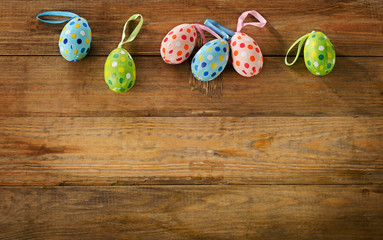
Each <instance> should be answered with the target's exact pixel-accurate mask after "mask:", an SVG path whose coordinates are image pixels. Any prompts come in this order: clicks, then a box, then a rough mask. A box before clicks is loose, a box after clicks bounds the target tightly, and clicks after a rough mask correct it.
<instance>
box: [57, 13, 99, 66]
mask: <svg viewBox="0 0 383 240" xmlns="http://www.w3.org/2000/svg"><path fill="white" fill-rule="evenodd" d="M91 41H92V31H91V30H90V27H89V25H88V22H87V21H86V20H85V19H84V18H82V17H75V18H73V19H72V20H70V21H69V22H68V23H67V24H66V25H65V26H64V28H63V30H62V31H61V34H60V39H59V49H60V53H61V55H62V56H63V57H64V58H65V59H66V60H68V61H71V62H75V61H78V60H81V59H83V58H84V57H85V56H86V55H87V54H88V52H89V49H90V43H91Z"/></svg>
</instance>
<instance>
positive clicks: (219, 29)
mask: <svg viewBox="0 0 383 240" xmlns="http://www.w3.org/2000/svg"><path fill="white" fill-rule="evenodd" d="M204 24H205V25H206V26H207V27H209V28H211V29H212V30H213V31H214V32H216V33H218V34H219V35H221V36H222V38H223V39H225V40H226V41H229V40H230V38H231V37H232V36H234V34H235V32H234V31H231V30H230V29H227V28H225V27H224V26H222V25H220V24H218V23H217V22H215V21H213V20H211V19H206V21H205V23H204Z"/></svg>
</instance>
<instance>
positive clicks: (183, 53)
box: [161, 24, 197, 64]
mask: <svg viewBox="0 0 383 240" xmlns="http://www.w3.org/2000/svg"><path fill="white" fill-rule="evenodd" d="M196 42H197V33H196V30H195V27H194V26H192V25H191V24H181V25H178V26H177V27H175V28H173V29H172V30H170V32H168V34H166V36H165V37H164V39H163V40H162V42H161V56H162V59H163V60H164V61H165V62H166V63H169V64H179V63H182V62H184V61H185V60H186V59H187V58H188V57H189V56H190V54H191V52H192V51H193V49H194V47H195V45H196Z"/></svg>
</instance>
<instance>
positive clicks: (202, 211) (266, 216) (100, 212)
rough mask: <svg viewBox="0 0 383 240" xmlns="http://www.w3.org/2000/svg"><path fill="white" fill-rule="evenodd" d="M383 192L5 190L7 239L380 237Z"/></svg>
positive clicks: (1, 220)
mask: <svg viewBox="0 0 383 240" xmlns="http://www.w3.org/2000/svg"><path fill="white" fill-rule="evenodd" d="M382 200H383V187H382V185H374V186H236V187H235V188H233V187H230V186H148V187H137V186H130V187H47V188H41V187H33V188H32V187H21V188H14V187H1V188H0V238H3V239H70V238H72V239H73V238H74V239H92V240H93V239H259V238H260V239H278V240H279V239H281V236H283V238H284V239H363V240H365V239H381V236H382V228H383V205H382V202H383V201H382Z"/></svg>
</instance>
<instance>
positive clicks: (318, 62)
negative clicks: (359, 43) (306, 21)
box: [304, 31, 335, 76]
mask: <svg viewBox="0 0 383 240" xmlns="http://www.w3.org/2000/svg"><path fill="white" fill-rule="evenodd" d="M304 59H305V64H306V67H307V69H308V70H309V71H310V72H311V73H312V74H314V75H317V76H324V75H327V74H329V73H330V72H331V70H332V69H333V67H334V65H335V50H334V46H333V45H332V43H331V41H330V39H329V38H328V37H327V36H326V35H325V34H324V33H322V32H316V31H313V32H312V33H311V34H310V35H309V36H308V38H307V40H306V43H305V48H304Z"/></svg>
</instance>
